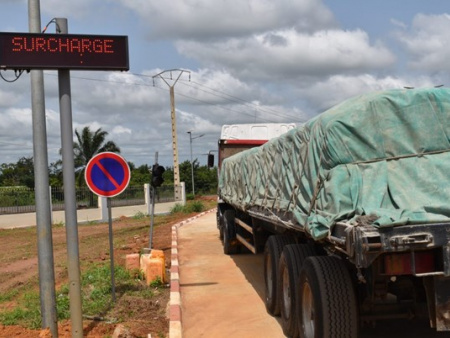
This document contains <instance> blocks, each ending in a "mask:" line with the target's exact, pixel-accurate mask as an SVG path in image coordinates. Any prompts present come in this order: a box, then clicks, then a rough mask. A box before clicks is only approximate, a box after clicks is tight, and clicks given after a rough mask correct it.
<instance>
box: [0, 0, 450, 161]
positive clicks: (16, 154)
mask: <svg viewBox="0 0 450 338" xmlns="http://www.w3.org/2000/svg"><path fill="white" fill-rule="evenodd" d="M0 6H1V9H2V10H1V11H0V31H1V32H28V29H29V28H28V2H27V1H25V0H0ZM40 9H41V23H42V28H44V26H45V25H46V24H47V22H49V21H50V20H52V19H53V18H55V17H59V18H67V19H68V26H69V33H72V34H96V35H126V36H128V40H129V60H130V70H129V71H128V72H113V71H71V73H70V74H71V88H72V115H73V127H74V129H77V130H81V129H82V128H83V127H85V126H90V128H91V130H97V129H98V128H102V130H105V131H107V132H108V136H107V140H112V141H114V142H115V143H116V144H117V145H118V146H119V147H120V148H121V154H122V156H123V157H124V158H125V159H126V160H127V161H129V162H132V163H134V164H135V165H136V166H140V165H142V164H149V165H151V164H153V163H154V160H155V153H156V152H158V161H159V163H160V164H162V165H164V166H173V153H172V132H171V130H172V129H171V119H170V109H171V108H170V95H169V85H170V86H173V88H174V92H175V107H176V122H177V126H176V128H177V138H178V153H179V162H180V163H181V162H183V161H186V160H190V139H189V134H188V131H190V132H191V135H192V138H193V139H192V152H193V158H194V159H198V161H199V163H200V164H201V165H205V164H206V159H207V155H206V154H207V153H209V152H210V151H211V150H216V149H217V140H218V138H219V136H220V130H221V127H222V125H224V124H239V123H278V122H289V123H297V124H301V123H303V122H305V121H307V120H308V119H310V118H312V117H314V116H316V115H317V114H320V113H321V112H323V111H325V110H326V109H328V108H330V107H332V106H333V105H335V104H337V103H339V102H342V101H343V100H345V99H348V98H350V97H353V96H356V95H360V94H364V93H368V92H372V91H378V90H385V89H392V88H403V87H405V86H408V87H416V88H419V87H431V86H436V85H446V86H448V85H450V81H449V73H450V62H448V60H450V34H449V31H450V4H449V2H448V0H430V1H421V0H397V1H391V0H377V1H361V0H341V1H337V0H296V1H292V0H277V1H271V0H227V1H225V0H171V1H161V0H133V1H130V0H77V1H58V0H41V1H40ZM54 32H55V26H54V25H50V26H49V28H48V30H47V33H54ZM171 69H175V71H173V72H172V80H171V79H170V72H167V71H168V70H171ZM177 70H178V71H177ZM179 70H182V71H183V72H182V73H181V75H180V71H179ZM160 73H163V74H162V76H164V78H165V79H164V80H165V81H166V82H167V83H166V82H165V81H164V80H163V79H161V77H158V76H157V77H155V75H157V74H160ZM1 74H2V75H3V77H5V78H7V79H14V78H15V74H14V72H13V71H1ZM178 76H179V80H178V81H177V82H175V81H174V80H175V79H176V78H177V77H178ZM44 83H45V99H46V102H45V106H46V122H47V143H48V157H49V162H50V163H51V162H55V161H57V160H59V159H60V158H61V157H60V155H59V149H60V148H61V135H60V121H59V103H58V78H57V72H56V71H52V70H45V71H44ZM0 121H1V123H0V164H1V163H16V162H17V161H18V160H19V158H21V157H24V156H25V157H31V156H33V135H32V113H31V85H30V75H29V74H27V73H24V74H22V76H21V77H20V78H19V79H18V80H17V81H15V82H13V83H8V82H6V81H3V80H1V79H0ZM201 135H203V136H201Z"/></svg>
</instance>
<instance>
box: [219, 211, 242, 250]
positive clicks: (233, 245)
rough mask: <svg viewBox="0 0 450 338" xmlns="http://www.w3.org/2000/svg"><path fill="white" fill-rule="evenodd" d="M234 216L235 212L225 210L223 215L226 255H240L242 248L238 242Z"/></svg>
mask: <svg viewBox="0 0 450 338" xmlns="http://www.w3.org/2000/svg"><path fill="white" fill-rule="evenodd" d="M234 215H235V213H234V210H225V212H224V213H223V253H224V254H226V255H234V254H237V253H239V248H240V247H239V245H238V244H237V241H236V226H235V225H234Z"/></svg>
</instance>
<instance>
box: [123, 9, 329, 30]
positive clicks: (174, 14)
mask: <svg viewBox="0 0 450 338" xmlns="http://www.w3.org/2000/svg"><path fill="white" fill-rule="evenodd" d="M122 3H123V5H124V6H126V7H128V8H131V9H132V10H134V11H136V13H137V14H138V15H139V16H140V17H141V18H142V20H143V21H144V22H145V24H146V25H150V27H151V35H152V36H153V37H154V38H175V39H209V38H217V37H224V36H243V35H249V34H254V33H255V32H264V31H268V30H274V29H279V28H288V27H295V28H296V29H297V30H301V31H308V32H311V31H315V30H317V29H323V28H330V27H335V26H336V24H335V21H334V18H333V15H332V13H331V12H330V10H329V9H328V8H327V7H325V6H324V5H323V4H322V1H319V0H297V1H291V0H278V1H271V0H216V1H210V0H172V1H160V0H134V1H128V0H122Z"/></svg>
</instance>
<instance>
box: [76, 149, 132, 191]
mask: <svg viewBox="0 0 450 338" xmlns="http://www.w3.org/2000/svg"><path fill="white" fill-rule="evenodd" d="M130 176H131V175H130V167H129V166H128V163H127V162H126V161H125V159H124V158H123V157H122V156H120V155H118V154H116V153H111V152H104V153H100V154H97V155H95V156H94V157H93V158H92V159H91V160H90V161H89V163H88V164H87V166H86V171H85V173H84V178H85V180H86V184H87V185H88V187H89V189H91V191H92V192H93V193H95V194H97V195H99V196H103V197H114V196H117V195H119V194H120V193H122V192H123V191H124V190H125V189H126V187H127V186H128V183H130Z"/></svg>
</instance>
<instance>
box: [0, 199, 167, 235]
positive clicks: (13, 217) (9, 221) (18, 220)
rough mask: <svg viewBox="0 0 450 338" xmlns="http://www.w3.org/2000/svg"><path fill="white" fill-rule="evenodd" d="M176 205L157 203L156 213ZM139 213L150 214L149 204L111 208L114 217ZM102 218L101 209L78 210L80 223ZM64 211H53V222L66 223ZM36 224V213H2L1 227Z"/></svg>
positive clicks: (8, 227)
mask: <svg viewBox="0 0 450 338" xmlns="http://www.w3.org/2000/svg"><path fill="white" fill-rule="evenodd" d="M174 205H175V202H168V203H156V204H155V214H163V213H167V212H170V209H171V208H172V207H173V206H174ZM138 213H143V214H148V210H147V206H146V205H145V204H143V205H132V206H126V207H114V208H112V210H111V214H112V218H113V219H114V218H119V217H121V216H127V217H130V216H134V215H136V214H138ZM101 218H102V215H101V211H100V209H80V210H77V221H78V222H79V223H86V222H91V221H98V220H100V219H101ZM64 220H65V215H64V211H54V212H53V224H59V223H64ZM35 225H36V213H34V212H32V213H23V214H10V215H0V229H13V228H23V227H29V226H35Z"/></svg>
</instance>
